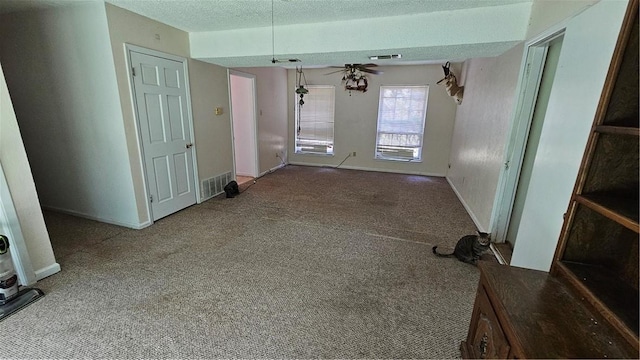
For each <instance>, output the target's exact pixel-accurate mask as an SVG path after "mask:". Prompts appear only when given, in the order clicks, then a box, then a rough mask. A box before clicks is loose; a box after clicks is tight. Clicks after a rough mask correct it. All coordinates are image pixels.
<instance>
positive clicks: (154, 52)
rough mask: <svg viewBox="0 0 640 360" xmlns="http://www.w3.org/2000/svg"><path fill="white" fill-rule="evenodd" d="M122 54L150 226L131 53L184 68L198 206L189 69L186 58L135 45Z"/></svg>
mask: <svg viewBox="0 0 640 360" xmlns="http://www.w3.org/2000/svg"><path fill="white" fill-rule="evenodd" d="M124 48H125V49H124V50H125V51H124V53H125V57H126V59H125V60H126V64H127V77H128V79H129V96H130V99H131V106H132V111H133V116H134V118H135V125H136V126H135V129H136V146H137V148H138V161H139V163H140V169H141V171H142V179H143V184H142V185H143V188H144V194H145V207H146V210H147V218H148V225H151V224H153V223H154V220H153V213H152V209H151V203H150V202H149V199H150V197H151V194H150V192H149V183H148V181H149V180H148V179H147V167H146V164H145V161H144V146H143V142H142V134H141V131H140V115H139V114H138V107H137V106H136V104H137V101H136V94H135V90H134V89H135V84H134V79H133V73H132V71H131V68H132V62H131V52H137V53H141V54H145V55H149V56H155V57H160V58H164V59H167V60H173V61H177V62H180V63H182V66H183V68H184V86H185V90H186V93H187V99H186V101H187V121H188V122H189V128H190V129H189V132H190V135H191V142H192V143H193V147H191V151H192V152H193V156H192V158H193V181H194V184H193V185H194V187H195V191H196V203H197V204H200V203H201V202H202V196H201V195H202V194H201V193H200V178H199V177H198V156H197V150H196V148H197V145H196V140H195V131H194V127H193V112H192V110H191V109H192V108H191V87H190V85H189V67H188V64H187V58H184V57H182V56H177V55H172V54H168V53H165V52H161V51H157V50H152V49H148V48H144V47H141V46H137V45H133V44H128V43H125V44H124Z"/></svg>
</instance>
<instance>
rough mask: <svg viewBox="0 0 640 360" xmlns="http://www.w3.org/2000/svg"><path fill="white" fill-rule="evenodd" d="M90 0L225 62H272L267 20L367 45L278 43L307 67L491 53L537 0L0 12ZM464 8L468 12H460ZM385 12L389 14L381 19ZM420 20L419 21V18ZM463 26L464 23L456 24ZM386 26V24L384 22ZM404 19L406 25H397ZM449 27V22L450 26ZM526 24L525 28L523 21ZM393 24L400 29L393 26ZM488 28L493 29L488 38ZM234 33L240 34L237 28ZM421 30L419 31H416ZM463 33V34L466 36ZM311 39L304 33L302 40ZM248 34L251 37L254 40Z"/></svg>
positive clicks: (278, 1) (152, 2)
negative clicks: (378, 38)
mask: <svg viewBox="0 0 640 360" xmlns="http://www.w3.org/2000/svg"><path fill="white" fill-rule="evenodd" d="M95 1H97V2H103V1H106V2H108V3H111V4H113V5H115V6H118V7H121V8H124V9H127V10H129V11H132V12H134V13H137V14H140V15H143V16H145V17H148V18H151V19H154V20H156V21H159V22H162V23H164V24H167V25H170V26H173V27H175V28H178V29H181V30H184V31H187V32H189V33H191V36H190V37H191V42H192V43H191V51H192V57H194V58H198V59H201V60H203V61H208V62H212V63H216V64H219V65H222V66H227V67H241V66H270V65H271V64H269V63H268V62H267V61H265V56H268V58H269V59H270V58H271V56H270V55H271V54H272V44H271V42H272V40H271V31H272V21H273V24H274V26H275V28H276V31H275V33H276V42H277V40H280V41H279V42H280V44H279V45H280V46H282V45H283V43H284V42H286V41H287V40H286V39H287V38H289V43H293V39H294V36H295V34H296V33H297V32H300V31H305V32H307V33H309V32H310V31H311V32H313V31H314V30H315V29H321V28H322V27H323V26H325V25H324V24H326V23H335V24H336V26H338V27H339V28H340V30H339V32H337V33H334V34H326V35H325V34H321V35H318V37H319V39H321V38H322V37H325V38H326V37H329V36H333V37H332V38H329V41H330V43H331V44H336V45H337V44H339V43H343V42H350V43H353V44H365V45H362V46H361V47H360V48H357V47H354V48H353V49H351V48H349V49H347V51H345V49H344V48H341V47H340V46H337V47H336V48H335V49H327V48H326V46H325V48H320V47H319V48H318V49H317V50H314V49H310V50H309V49H306V50H305V51H304V52H301V51H295V50H297V49H288V50H290V51H284V50H283V51H278V49H276V51H275V53H276V54H277V55H279V56H277V57H281V58H288V57H299V58H302V59H303V62H304V64H303V65H305V66H322V65H338V64H341V63H342V64H344V63H362V62H368V61H369V60H368V58H367V55H378V54H380V55H382V54H391V53H396V52H397V51H400V50H401V51H403V54H402V55H403V58H402V60H400V61H385V64H391V63H393V64H400V63H412V64H415V63H425V62H426V63H429V62H431V63H434V62H440V61H442V60H452V61H453V60H464V59H467V58H471V57H482V56H496V55H499V54H501V53H502V52H504V51H506V50H507V49H509V48H510V47H512V46H513V45H514V44H515V43H517V42H518V41H521V40H523V38H522V37H523V36H522V37H520V38H518V36H520V34H516V35H512V34H505V32H511V33H513V32H518V33H520V32H521V31H520V29H516V28H515V27H513V26H511V27H505V26H503V23H509V21H512V22H513V21H514V20H512V19H510V17H513V15H514V14H515V13H514V12H510V11H509V10H506V11H505V9H509V8H513V7H510V6H511V5H514V4H521V5H522V4H524V3H526V4H525V5H527V6H528V7H527V8H528V9H530V5H531V3H532V2H533V1H534V0H273V1H272V0H0V13H7V12H12V11H20V10H25V9H33V8H38V9H43V8H44V9H46V8H51V7H56V6H64V5H69V4H78V3H80V2H95ZM272 6H273V18H272ZM522 8H523V7H520V9H522ZM483 11H484V14H491V17H492V21H493V22H491V23H488V22H486V21H485V24H484V29H479V32H481V33H482V34H483V37H482V38H480V39H479V38H478V36H477V34H475V32H476V31H475V30H476V29H474V25H469V24H467V23H465V24H456V19H459V18H464V19H472V20H471V21H472V22H475V21H476V20H477V21H478V23H479V24H478V26H483V25H481V23H482V21H483V19H482V18H479V17H475V18H474V17H469V14H483ZM518 11H519V12H518V13H517V14H518V15H519V16H518V22H520V23H522V22H524V23H527V22H528V15H529V14H528V13H527V14H524V15H522V13H523V11H521V10H518ZM465 14H466V15H467V16H464V15H465ZM501 16H502V18H501ZM442 18H446V19H449V20H447V22H442V21H441V20H440V19H442ZM385 19H394V20H393V21H391V20H389V21H386V20H385ZM405 19H413V20H415V19H418V22H419V24H418V25H416V23H415V21H414V24H413V25H411V24H408V23H407V22H404V20H405ZM420 20H424V21H423V22H420ZM523 20H524V21H523ZM351 22H353V23H356V24H359V25H358V26H353V27H351V26H349V24H350V23H351ZM427 22H428V23H427ZM438 22H440V24H442V23H444V24H447V25H446V26H441V25H438V26H439V28H436V29H433V28H429V24H435V23H438ZM423 23H427V24H424V25H423ZM380 24H382V25H380ZM385 24H387V25H385ZM389 24H391V25H389ZM361 25H364V26H365V28H366V27H368V29H370V30H369V32H368V33H366V31H361V29H359V27H360V26H361ZM461 25H462V27H463V28H464V29H465V30H459V28H460V27H461ZM385 26H391V27H390V28H385ZM403 26H404V27H405V28H402V27H403ZM433 26H435V25H433ZM449 26H450V29H447V28H448V27H449ZM523 26H524V27H526V24H524V25H523ZM398 27H400V28H399V29H400V30H402V32H397V30H398ZM279 28H280V29H288V30H287V31H289V33H290V34H291V35H287V34H284V35H279V34H280V33H279V30H278V29H279ZM238 29H240V30H238ZM514 29H516V30H514ZM378 30H379V32H386V33H390V32H393V31H390V30H395V31H396V33H395V35H394V39H393V40H394V41H393V42H392V43H393V45H394V46H393V47H391V46H383V45H382V44H381V45H380V46H377V44H375V39H374V40H373V41H372V40H371V39H370V38H371V37H372V36H371V32H378ZM282 31H284V30H282ZM449 31H450V32H454V33H455V32H456V31H458V32H461V31H464V33H463V34H462V35H460V34H457V35H456V36H457V38H456V39H455V41H454V40H451V42H450V43H447V39H446V38H447V33H448V32H449ZM492 31H493V33H494V34H495V36H493V38H492V35H491V32H492ZM239 32H240V33H243V34H244V35H238V33H239ZM418 32H419V35H417V33H418ZM398 34H402V36H398ZM404 34H406V36H405V35H404ZM465 34H467V35H465ZM487 34H488V35H487ZM523 35H524V34H523ZM242 36H244V38H242ZM417 36H420V37H422V38H425V37H429V36H432V37H439V38H440V39H438V40H436V41H434V42H433V44H431V43H428V42H427V43H425V42H424V41H417V42H416V41H415V40H414V41H413V42H412V41H409V40H410V39H412V38H416V37H417ZM465 36H468V38H469V40H468V41H467V39H466V38H465ZM278 37H280V39H278ZM454 37H455V36H454ZM194 38H199V39H206V41H204V42H202V41H201V42H199V43H198V44H195V43H194ZM308 38H309V37H308V36H307V38H306V39H308ZM405 38H406V39H405ZM443 38H445V40H444V42H443V41H440V40H442V39H443ZM407 39H409V40H407ZM396 40H397V41H396ZM207 41H208V42H207ZM225 41H227V42H230V43H231V48H230V49H228V50H227V51H226V52H227V53H225ZM252 41H253V44H251V42H252ZM221 42H222V45H221ZM238 43H243V44H248V43H249V45H248V46H247V45H245V50H246V49H247V48H249V49H253V48H255V49H256V50H255V51H253V53H252V52H251V51H248V52H247V51H242V52H239V51H236V49H233V48H234V47H235V48H237V44H238ZM266 43H268V46H266ZM418 43H419V44H418ZM387 45H388V44H387ZM396 45H397V46H396ZM330 46H331V45H330ZM307 47H308V44H307ZM210 48H211V49H213V48H215V54H213V51H211V53H209V52H208V51H207V50H208V49H210ZM351 50H353V51H351ZM385 51H389V53H386V52H385ZM236 53H241V54H240V55H238V54H236ZM214 55H215V56H214Z"/></svg>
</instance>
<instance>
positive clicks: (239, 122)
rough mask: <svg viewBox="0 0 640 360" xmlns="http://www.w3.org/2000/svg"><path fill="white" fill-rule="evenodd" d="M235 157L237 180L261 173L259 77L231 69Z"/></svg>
mask: <svg viewBox="0 0 640 360" xmlns="http://www.w3.org/2000/svg"><path fill="white" fill-rule="evenodd" d="M229 94H230V103H231V123H232V124H231V125H232V126H231V128H232V131H233V154H234V155H233V157H234V169H235V178H236V180H237V181H242V180H248V179H254V178H256V177H258V174H259V170H258V169H259V168H258V138H257V121H256V77H255V75H251V74H246V73H242V72H239V71H235V70H230V71H229Z"/></svg>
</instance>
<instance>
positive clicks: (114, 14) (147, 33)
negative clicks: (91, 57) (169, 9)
mask: <svg viewBox="0 0 640 360" xmlns="http://www.w3.org/2000/svg"><path fill="white" fill-rule="evenodd" d="M105 7H106V12H107V23H108V27H109V36H110V38H111V47H112V49H113V62H114V64H115V69H116V79H117V83H118V91H119V93H120V104H121V106H122V115H123V118H124V127H125V135H126V140H127V149H128V152H129V165H130V166H131V173H132V175H133V186H134V192H135V198H136V205H137V209H138V216H139V218H140V223H148V222H149V221H150V219H149V214H148V211H147V196H146V194H145V191H144V174H143V169H142V162H141V159H140V147H139V144H138V136H137V132H136V120H135V115H134V106H133V104H132V102H131V92H130V86H129V75H128V70H129V69H128V67H127V63H126V54H125V48H124V44H125V43H127V44H132V45H138V46H142V47H145V48H148V49H152V50H157V51H162V52H165V53H169V54H172V55H178V56H182V57H185V58H186V57H188V56H189V35H188V34H187V33H186V32H184V31H182V30H178V29H176V28H173V27H171V26H168V25H165V24H162V23H159V22H157V21H155V20H151V19H149V18H146V17H143V16H140V15H138V14H135V13H133V12H130V11H128V10H124V9H122V8H119V7H116V6H113V5H111V4H109V3H105Z"/></svg>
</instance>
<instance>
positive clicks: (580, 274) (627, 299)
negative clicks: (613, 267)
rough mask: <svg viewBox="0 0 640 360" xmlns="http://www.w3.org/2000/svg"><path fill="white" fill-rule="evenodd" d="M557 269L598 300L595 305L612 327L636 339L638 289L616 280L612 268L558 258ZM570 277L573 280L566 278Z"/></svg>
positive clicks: (618, 279) (618, 278)
mask: <svg viewBox="0 0 640 360" xmlns="http://www.w3.org/2000/svg"><path fill="white" fill-rule="evenodd" d="M560 265H561V266H560V267H559V268H560V269H561V270H562V271H563V272H564V273H565V274H564V275H565V276H566V277H568V278H569V280H570V281H571V280H572V282H574V283H576V284H578V285H579V287H583V288H584V289H586V290H587V291H588V292H590V293H592V294H593V295H594V297H589V298H596V299H598V302H599V303H597V304H594V305H595V306H596V307H602V308H603V309H604V310H605V313H606V312H610V315H611V316H607V318H609V320H611V322H612V323H613V325H614V326H616V327H619V328H620V327H622V328H623V329H625V330H626V332H627V334H626V335H627V338H629V337H631V338H634V339H635V340H636V341H637V339H638V328H639V320H638V301H639V295H638V289H636V288H634V287H632V286H630V285H629V284H627V283H625V282H623V281H622V280H620V277H619V276H617V275H616V274H615V273H613V272H612V271H610V270H608V269H607V268H605V267H602V266H595V265H591V264H582V263H577V262H569V261H561V262H560ZM571 277H573V279H570V278H571Z"/></svg>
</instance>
